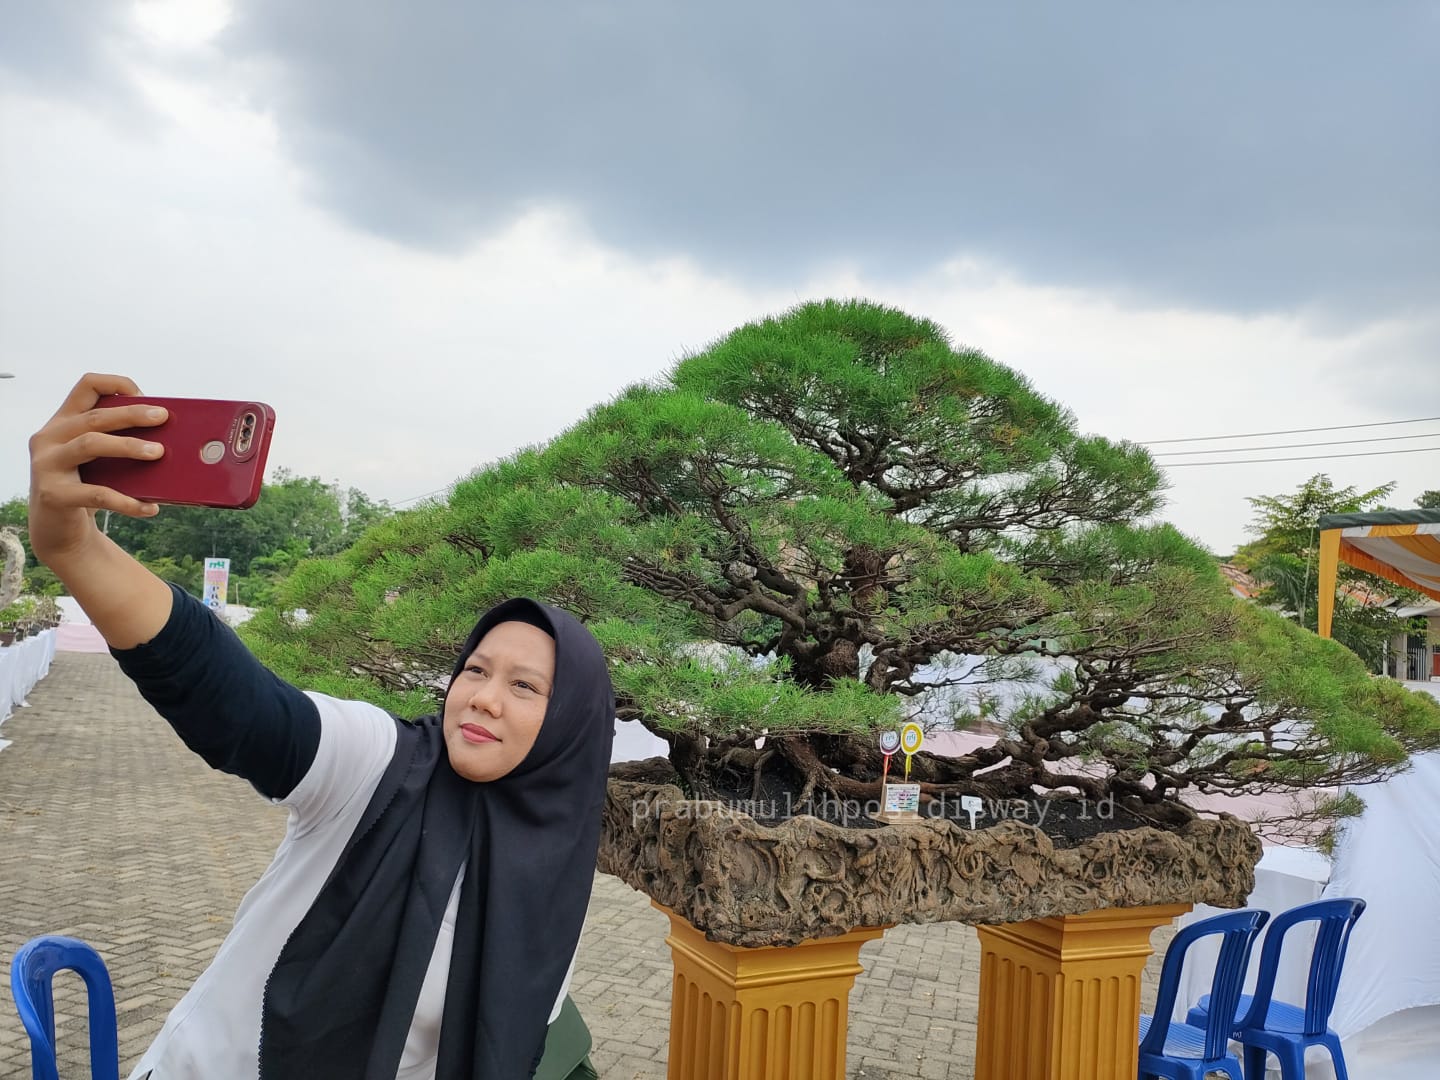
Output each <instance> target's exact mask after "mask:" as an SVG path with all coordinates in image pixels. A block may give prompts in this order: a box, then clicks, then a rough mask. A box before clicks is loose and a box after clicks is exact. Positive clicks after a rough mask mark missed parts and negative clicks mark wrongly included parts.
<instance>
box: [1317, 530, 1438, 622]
mask: <svg viewBox="0 0 1440 1080" xmlns="http://www.w3.org/2000/svg"><path fill="white" fill-rule="evenodd" d="M1342 562H1345V563H1349V564H1350V565H1351V566H1354V567H1357V568H1359V569H1361V570H1366V571H1368V572H1370V573H1372V574H1375V575H1376V576H1377V577H1382V578H1384V579H1385V580H1386V581H1390V582H1394V583H1395V584H1396V585H1400V586H1403V587H1404V588H1406V589H1413V590H1415V591H1416V592H1419V593H1424V594H1425V595H1426V596H1429V597H1431V598H1433V599H1435V600H1440V510H1383V511H1379V512H1377V513H1373V514H1326V515H1325V516H1324V517H1322V518H1321V519H1320V611H1319V615H1320V636H1321V637H1327V638H1328V637H1329V636H1330V620H1331V618H1332V616H1333V615H1334V613H1335V577H1336V572H1337V571H1338V570H1339V565H1340V563H1342Z"/></svg>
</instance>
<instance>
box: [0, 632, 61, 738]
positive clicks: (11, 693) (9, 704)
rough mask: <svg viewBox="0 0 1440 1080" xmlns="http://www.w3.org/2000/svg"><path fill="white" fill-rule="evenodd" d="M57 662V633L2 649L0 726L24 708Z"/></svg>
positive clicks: (0, 662) (5, 646)
mask: <svg viewBox="0 0 1440 1080" xmlns="http://www.w3.org/2000/svg"><path fill="white" fill-rule="evenodd" d="M54 658H55V631H54V630H45V631H42V632H41V633H39V634H36V635H35V636H33V637H28V638H26V639H25V640H24V641H17V642H16V643H15V644H14V645H4V646H0V722H4V721H5V720H6V719H7V718H8V717H9V716H10V713H11V711H12V710H13V709H14V708H15V707H16V706H18V705H22V704H24V702H25V699H26V698H27V697H28V696H29V695H30V691H31V690H32V689H33V688H34V686H35V684H36V683H37V682H39V681H40V680H41V679H43V678H44V677H45V676H46V675H48V674H49V672H50V661H51V660H53V659H54Z"/></svg>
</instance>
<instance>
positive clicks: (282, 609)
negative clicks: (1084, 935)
mask: <svg viewBox="0 0 1440 1080" xmlns="http://www.w3.org/2000/svg"><path fill="white" fill-rule="evenodd" d="M1162 487H1163V482H1162V479H1161V476H1160V474H1159V472H1158V471H1157V469H1156V466H1155V464H1154V462H1153V461H1152V460H1151V459H1150V457H1149V455H1148V454H1147V453H1146V452H1145V450H1144V449H1142V448H1140V447H1138V446H1135V445H1133V444H1126V443H1117V442H1113V441H1110V440H1107V439H1104V438H1101V437H1096V436H1088V435H1082V434H1080V433H1079V432H1078V431H1077V430H1076V427H1075V422H1074V419H1073V417H1072V416H1070V414H1068V413H1067V412H1066V411H1065V410H1064V409H1063V408H1062V407H1060V406H1059V405H1058V404H1056V403H1054V402H1052V401H1050V400H1048V399H1046V398H1045V397H1043V396H1041V395H1040V394H1039V393H1037V392H1036V391H1035V390H1034V389H1033V388H1032V387H1031V386H1030V385H1029V383H1028V382H1027V381H1026V380H1025V379H1024V378H1023V377H1022V376H1021V375H1020V374H1019V373H1017V372H1015V371H1013V370H1011V369H1009V368H1007V367H1005V366H1003V365H1001V364H999V363H996V362H995V361H992V360H990V359H989V358H987V357H986V356H984V355H983V354H981V353H980V352H977V351H975V350H973V349H966V348H956V347H954V346H952V345H951V343H950V342H949V341H947V339H946V337H945V335H944V333H943V332H942V331H941V330H940V329H939V328H938V327H937V326H936V325H934V324H933V323H931V322H928V321H926V320H923V319H917V318H913V317H911V316H909V315H906V314H904V313H902V312H899V311H895V310H892V309H889V308H885V307H881V306H878V305H875V304H871V303H863V302H835V301H829V302H824V303H814V304H807V305H804V306H801V307H799V308H797V309H795V310H793V311H791V312H789V313H787V314H785V315H784V316H782V317H779V318H773V319H767V320H764V321H761V322H758V323H755V324H752V325H748V326H745V327H742V328H741V329H739V330H736V331H735V332H734V333H732V334H730V335H729V336H728V337H726V338H725V339H723V340H722V341H720V342H718V343H717V344H715V345H714V346H713V347H711V348H709V349H707V350H705V351H704V352H701V353H699V354H697V355H694V356H691V357H689V358H687V359H685V360H684V361H683V362H681V363H680V364H678V365H677V366H676V367H675V368H674V370H673V371H671V372H670V373H669V374H668V376H667V377H666V378H664V379H663V380H660V381H659V382H657V383H656V384H654V385H646V386H636V387H633V388H631V389H629V390H628V391H626V392H625V393H623V394H621V395H620V396H619V397H618V398H617V399H616V400H614V401H612V402H609V403H606V404H603V405H601V406H599V407H597V408H595V409H594V410H592V411H591V413H590V414H589V415H588V416H587V417H585V418H584V419H583V420H582V421H580V422H579V423H578V424H577V425H576V426H575V427H574V428H572V429H571V430H569V431H567V432H565V433H564V434H562V435H561V436H559V437H558V438H556V439H554V440H553V441H552V442H550V443H548V444H546V445H544V446H538V447H533V448H529V449H526V450H524V451H521V452H519V453H517V454H515V455H514V456H512V457H510V458H508V459H506V460H504V461H500V462H498V463H495V464H493V465H490V466H486V467H484V468H481V469H479V470H478V471H477V472H475V473H474V474H473V475H471V476H470V477H468V478H466V479H465V480H463V481H462V482H460V483H459V484H457V485H456V486H455V488H454V490H453V492H452V493H451V495H450V497H449V500H448V502H447V503H443V504H441V503H435V504H431V505H427V506H423V507H421V508H419V509H417V510H414V511H410V512H406V513H401V514H397V515H396V516H395V517H393V518H391V519H389V520H387V521H384V522H382V523H380V524H379V525H377V526H376V527H374V528H373V529H371V530H370V531H369V532H367V533H366V534H365V535H364V536H363V537H362V538H361V539H360V540H359V542H358V543H357V544H356V545H355V546H354V547H353V548H351V549H350V550H349V551H347V552H345V553H343V554H341V555H339V556H338V557H335V558H332V559H329V560H318V561H310V562H307V563H303V564H302V565H301V566H300V567H299V568H298V569H297V570H296V572H295V573H294V574H293V575H292V577H291V578H290V579H289V580H288V582H287V583H286V584H285V585H284V586H282V587H281V590H280V595H279V597H278V600H279V602H278V604H277V606H276V607H275V608H273V609H271V610H269V611H267V612H263V613H262V614H261V616H260V617H258V618H257V619H255V620H254V621H253V622H252V623H251V624H249V627H248V628H247V633H248V635H249V637H250V640H251V641H252V643H253V645H254V646H255V648H256V649H257V651H258V652H260V654H261V655H262V657H263V658H264V659H265V660H267V661H268V662H269V663H271V664H272V665H274V666H275V667H276V668H277V669H278V670H280V671H281V672H283V673H284V674H286V675H287V676H289V677H291V678H293V679H296V680H297V681H299V682H300V683H302V684H304V685H308V686H312V687H315V688H317V689H321V690H325V691H329V692H334V693H342V694H347V695H352V696H363V697H367V698H369V699H371V700H374V701H376V702H377V703H380V704H382V705H384V706H386V707H389V708H392V709H394V710H396V711H397V712H400V713H401V714H402V715H406V714H414V713H417V712H420V711H426V710H431V709H433V708H435V707H436V704H437V702H438V697H439V693H440V687H442V686H443V676H444V673H446V672H448V671H449V668H450V664H451V662H452V660H453V655H452V652H451V650H453V648H454V645H455V642H457V641H459V640H462V639H463V637H464V634H465V631H466V630H468V628H469V627H470V625H471V624H472V622H473V620H474V618H475V615H476V612H477V611H479V610H481V609H483V608H485V607H487V606H488V605H490V604H492V603H494V602H496V601H498V600H500V599H502V598H504V597H507V596H511V595H516V594H525V595H530V596H534V597H537V598H540V599H544V600H547V601H549V602H552V603H556V604H559V605H561V606H564V607H566V608H568V609H570V610H572V611H575V612H576V613H577V614H579V615H580V616H581V617H582V618H584V619H585V620H586V621H587V622H588V623H589V624H590V625H591V627H592V629H593V630H594V632H595V633H596V635H597V636H598V637H599V639H600V641H601V642H602V644H603V645H604V646H605V648H606V652H607V655H608V656H609V657H610V659H611V663H612V674H613V678H614V681H615V686H616V691H617V699H618V706H619V712H620V716H621V717H622V718H623V719H626V720H631V721H634V722H638V723H641V724H643V725H644V726H645V727H646V728H648V729H649V730H651V731H652V732H654V733H656V734H657V735H659V736H661V737H662V738H664V739H665V740H666V742H667V743H668V744H669V747H670V753H669V759H670V763H671V765H672V766H673V768H674V770H675V772H676V774H678V777H679V779H680V781H681V783H682V785H683V786H684V787H685V788H686V790H687V791H688V792H690V793H692V794H694V795H696V796H700V797H707V796H724V795H726V794H733V793H735V792H746V791H755V792H758V791H760V790H762V789H765V788H766V787H767V785H773V784H776V783H779V784H783V785H786V786H787V788H788V789H789V790H793V791H795V792H796V793H797V797H798V800H799V804H800V806H801V807H803V806H805V805H807V804H811V803H810V801H811V800H814V799H817V798H819V797H821V796H827V797H828V796H837V797H840V798H843V799H856V798H866V799H869V798H874V797H876V796H878V794H879V783H880V774H881V765H882V760H881V757H880V754H879V750H878V746H877V745H876V739H875V733H876V731H877V730H879V729H883V728H887V727H892V726H895V725H896V724H898V723H900V722H901V721H902V720H904V719H905V718H908V717H919V718H921V719H922V720H923V721H924V722H926V723H928V724H929V725H931V726H932V727H933V726H957V727H965V726H967V725H971V724H975V723H979V722H982V721H983V722H985V723H987V724H989V725H991V726H992V727H993V729H994V730H995V731H997V732H998V739H997V740H996V742H995V744H994V745H993V746H992V747H988V748H985V749H981V750H977V751H975V752H974V753H971V754H969V755H967V756H965V757H961V758H941V757H934V756H929V755H925V754H922V755H920V756H919V757H918V758H917V759H916V761H915V774H916V775H918V778H919V779H920V781H921V782H922V785H923V788H922V790H923V792H924V795H925V797H926V798H936V797H940V796H949V797H954V796H958V795H962V794H980V795H985V796H990V797H1011V796H1023V797H1027V798H1028V797H1031V796H1033V795H1034V794H1035V793H1036V792H1042V793H1045V792H1053V793H1068V794H1074V793H1079V794H1082V795H1084V796H1085V797H1086V798H1089V799H1104V798H1106V797H1114V799H1115V800H1116V802H1117V803H1119V804H1121V805H1123V806H1124V807H1126V808H1127V809H1128V810H1130V811H1131V812H1132V813H1133V814H1137V815H1139V816H1140V817H1142V818H1143V819H1145V820H1147V821H1151V822H1154V823H1157V824H1162V825H1172V826H1178V825H1181V824H1183V823H1184V822H1186V821H1188V820H1189V819H1190V818H1191V817H1192V816H1193V811H1192V810H1190V809H1189V808H1188V807H1187V806H1186V805H1185V804H1184V802H1183V798H1182V796H1183V795H1184V794H1185V793H1186V792H1191V791H1199V792H1259V791H1265V790H1276V789H1293V790H1298V789H1303V788H1309V787H1314V786H1321V785H1334V784H1340V783H1358V782H1364V781H1368V780H1374V779H1379V778H1381V777H1384V776H1386V775H1388V774H1389V773H1391V772H1393V771H1394V770H1396V769H1397V768H1400V767H1402V765H1403V763H1404V760H1405V756H1406V753H1407V751H1412V750H1417V749H1422V748H1429V747H1432V746H1435V745H1436V744H1437V742H1440V707H1437V706H1436V704H1435V703H1434V702H1432V701H1429V700H1422V699H1421V698H1420V696H1418V695H1412V694H1410V693H1408V692H1406V691H1405V690H1403V689H1402V688H1400V687H1399V686H1397V685H1395V684H1391V683H1388V682H1384V681H1376V680H1371V679H1370V678H1368V677H1367V675H1366V673H1365V671H1364V669H1363V667H1362V666H1361V664H1360V662H1359V661H1358V660H1357V659H1356V658H1355V657H1354V655H1353V654H1351V653H1350V652H1349V651H1348V650H1346V649H1345V648H1344V647H1343V646H1340V645H1337V644H1335V643H1333V642H1327V641H1321V640H1320V639H1318V638H1316V637H1314V636H1313V635H1311V634H1309V633H1307V632H1305V631H1303V630H1302V629H1300V628H1299V627H1297V626H1295V625H1293V624H1291V623H1289V622H1287V621H1285V620H1284V619H1282V618H1280V617H1278V616H1276V615H1274V614H1272V613H1270V612H1267V611H1265V610H1263V609H1261V608H1258V607H1255V606H1252V605H1247V604H1245V603H1243V602H1241V601H1238V600H1236V599H1234V598H1233V597H1231V596H1230V594H1229V592H1228V590H1227V589H1226V588H1225V586H1224V584H1223V583H1222V581H1221V578H1220V576H1219V574H1218V571H1217V569H1216V565H1215V561H1214V559H1213V558H1212V557H1211V556H1210V555H1209V554H1208V553H1207V552H1205V551H1204V550H1203V549H1202V548H1200V547H1199V546H1198V545H1197V544H1195V543H1194V542H1192V541H1190V540H1189V539H1187V538H1186V537H1184V536H1183V535H1181V534H1180V533H1179V532H1177V531H1176V530H1175V529H1174V528H1172V527H1171V526H1169V525H1165V524H1160V523H1155V522H1154V521H1153V520H1152V515H1153V514H1154V513H1155V512H1156V511H1157V510H1158V508H1159V507H1160V504H1161V490H1162ZM293 609H304V610H305V611H306V612H307V617H304V618H295V617H292V616H290V615H288V614H285V613H286V612H289V611H292V610H293ZM761 735H765V736H766V739H765V742H764V744H763V746H762V747H760V748H758V749H757V748H756V741H757V739H758V737H759V736H761ZM912 778H913V777H912Z"/></svg>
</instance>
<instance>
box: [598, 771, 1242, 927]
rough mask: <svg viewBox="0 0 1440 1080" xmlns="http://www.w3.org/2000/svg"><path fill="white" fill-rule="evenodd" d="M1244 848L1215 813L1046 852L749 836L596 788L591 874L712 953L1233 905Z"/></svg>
mask: <svg viewBox="0 0 1440 1080" xmlns="http://www.w3.org/2000/svg"><path fill="white" fill-rule="evenodd" d="M1260 854H1261V845H1260V841H1259V839H1258V838H1257V837H1256V836H1255V834H1254V833H1253V832H1252V831H1251V829H1250V827H1249V826H1248V825H1246V824H1245V823H1244V822H1242V821H1240V820H1238V819H1236V818H1233V817H1229V816H1228V815H1226V816H1222V817H1221V818H1219V819H1217V820H1197V821H1194V822H1191V823H1190V824H1189V825H1187V826H1186V827H1185V828H1184V829H1183V830H1182V831H1180V832H1167V831H1164V830H1161V829H1154V828H1140V829H1128V830H1123V831H1115V832H1108V833H1102V834H1100V835H1098V836H1094V837H1091V838H1090V839H1088V840H1084V841H1082V842H1081V843H1079V844H1077V845H1076V846H1075V847H1072V848H1056V847H1055V845H1054V844H1053V843H1052V842H1051V841H1050V838H1049V837H1048V836H1046V835H1045V834H1044V833H1043V832H1041V831H1040V830H1039V829H1037V828H1035V827H1034V826H1033V825H1026V824H1023V823H1021V822H1014V821H1010V822H1001V823H999V824H996V825H993V826H991V827H990V828H985V829H978V830H975V831H971V830H969V829H965V828H961V827H960V826H959V825H957V824H955V823H954V822H952V821H944V820H923V821H920V822H918V823H916V824H913V825H890V826H885V827H882V828H875V829H855V828H842V827H841V826H838V825H831V824H829V823H827V822H823V821H820V820H818V819H816V818H812V817H797V818H791V819H790V820H788V821H786V822H783V823H782V824H779V825H774V826H770V825H762V824H760V823H759V822H757V821H755V819H754V818H752V817H750V816H749V815H747V814H743V813H739V812H737V811H735V810H731V809H729V808H727V807H725V806H724V805H723V804H720V803H708V802H698V801H695V800H687V799H686V798H685V796H684V794H683V793H682V792H681V790H680V789H679V788H678V787H675V786H674V785H671V784H646V783H637V782H632V781H624V780H614V779H612V780H611V781H610V785H609V792H608V796H607V800H606V806H605V825H604V832H603V835H602V838H601V843H600V859H599V867H600V870H601V871H603V872H604V873H607V874H613V875H615V876H616V877H618V878H620V879H621V880H622V881H624V882H625V883H626V884H628V885H630V886H631V887H632V888H635V889H639V890H640V891H641V892H643V893H645V894H646V895H647V896H649V897H651V898H652V899H653V900H655V901H656V902H657V903H659V904H663V905H664V906H665V907H666V908H668V909H670V910H671V911H674V912H676V913H677V914H680V915H683V916H684V917H685V919H686V920H687V921H689V922H690V923H691V924H692V925H694V926H695V927H697V928H699V929H702V930H704V932H705V935H706V937H707V938H709V939H710V940H712V941H720V942H725V943H727V944H730V945H739V946H745V947H755V946H765V945H794V944H796V943H798V942H800V941H804V940H807V939H813V938H823V937H828V936H831V935H835V934H844V933H848V932H849V931H851V930H853V929H855V928H856V927H858V926H889V925H893V924H895V923H901V922H909V923H929V922H942V921H952V922H964V923H970V924H972V925H983V924H999V923H1014V922H1025V921H1028V920H1031V919H1040V918H1047V917H1052V916H1061V915H1079V914H1082V913H1084V912H1087V911H1093V910H1095V909H1097V908H1128V907H1146V906H1150V905H1156V904H1212V905H1214V906H1216V907H1240V906H1243V905H1244V903H1245V898H1246V897H1247V896H1248V895H1249V894H1250V892H1251V890H1252V889H1254V887H1255V864H1256V863H1258V862H1259V861H1260Z"/></svg>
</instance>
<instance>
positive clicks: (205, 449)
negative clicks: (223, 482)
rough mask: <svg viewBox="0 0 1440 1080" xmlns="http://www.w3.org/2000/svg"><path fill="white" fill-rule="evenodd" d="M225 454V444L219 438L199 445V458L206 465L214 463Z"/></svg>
mask: <svg viewBox="0 0 1440 1080" xmlns="http://www.w3.org/2000/svg"><path fill="white" fill-rule="evenodd" d="M224 456H225V444H224V443H223V442H221V441H220V440H219V439H212V440H211V441H210V442H207V443H206V444H205V445H204V446H202V447H200V460H201V461H203V462H204V463H205V464H206V465H215V464H217V463H218V462H219V461H220V459H221V458H223V457H224Z"/></svg>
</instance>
